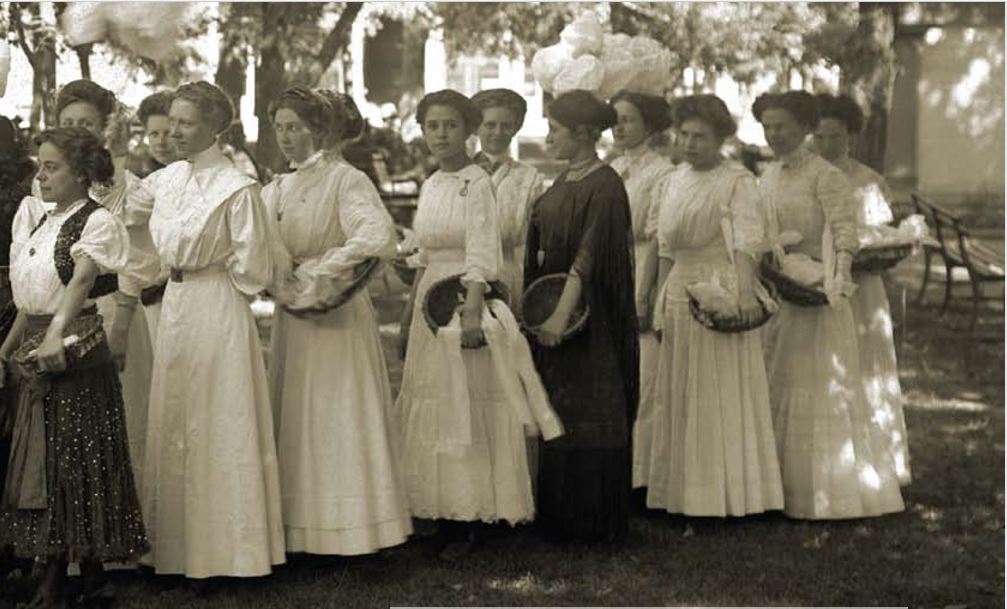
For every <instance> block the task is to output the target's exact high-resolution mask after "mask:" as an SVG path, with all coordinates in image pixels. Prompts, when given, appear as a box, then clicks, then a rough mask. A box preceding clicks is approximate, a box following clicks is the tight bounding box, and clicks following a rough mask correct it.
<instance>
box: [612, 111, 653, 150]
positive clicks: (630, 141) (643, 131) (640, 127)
mask: <svg viewBox="0 0 1007 609" xmlns="http://www.w3.org/2000/svg"><path fill="white" fill-rule="evenodd" d="M613 107H614V108H615V113H616V115H617V116H618V117H619V122H617V123H616V124H615V127H613V128H612V137H613V138H614V139H615V145H616V146H617V147H619V148H620V149H621V150H627V149H630V148H636V147H637V146H639V145H640V144H642V143H643V141H644V140H646V139H647V136H648V135H649V134H648V133H647V125H646V124H645V123H644V122H643V115H641V114H640V110H638V109H637V107H636V106H634V105H633V104H631V103H629V102H628V101H626V100H624V99H623V100H619V101H617V102H615V104H614V106H613Z"/></svg>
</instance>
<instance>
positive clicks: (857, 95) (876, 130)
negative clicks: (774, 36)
mask: <svg viewBox="0 0 1007 609" xmlns="http://www.w3.org/2000/svg"><path fill="white" fill-rule="evenodd" d="M899 10H900V9H899V5H898V4H887V3H875V2H861V3H860V4H859V14H860V21H859V24H858V26H857V39H858V40H857V41H855V42H854V44H856V45H857V46H858V47H859V48H860V52H857V53H852V54H851V56H850V60H849V61H848V62H846V63H847V65H843V66H841V78H840V90H841V91H842V92H844V93H847V94H848V95H850V96H852V97H853V99H854V100H856V102H857V103H858V104H859V105H860V107H861V108H863V109H864V130H863V131H862V132H861V134H860V137H859V138H858V139H857V143H856V147H855V149H854V150H853V156H854V157H856V158H857V159H859V160H860V161H861V162H862V163H864V164H865V165H868V166H869V167H871V168H872V169H874V170H875V171H877V172H879V173H884V170H885V150H886V143H887V136H888V113H889V112H890V111H891V108H892V94H893V91H894V89H895V75H896V65H895V27H896V24H897V23H898V16H899Z"/></svg>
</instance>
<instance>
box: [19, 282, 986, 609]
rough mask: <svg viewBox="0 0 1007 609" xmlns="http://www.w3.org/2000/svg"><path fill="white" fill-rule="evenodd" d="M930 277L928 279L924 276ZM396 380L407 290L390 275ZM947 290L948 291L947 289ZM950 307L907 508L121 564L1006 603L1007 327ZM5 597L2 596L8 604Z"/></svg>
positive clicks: (481, 593)
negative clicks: (976, 331)
mask: <svg viewBox="0 0 1007 609" xmlns="http://www.w3.org/2000/svg"><path fill="white" fill-rule="evenodd" d="M913 285H915V284H913ZM375 288H376V289H375V290H374V294H375V295H376V305H377V308H378V312H379V318H380V322H381V323H382V324H383V326H382V334H383V341H384V343H385V349H386V355H387V357H388V361H389V364H390V372H391V375H392V380H393V384H394V385H395V387H397V386H398V383H399V379H400V377H401V365H400V363H399V362H398V361H397V359H396V357H395V356H394V345H393V339H392V331H393V330H394V328H393V327H392V325H391V324H393V323H394V321H395V320H396V319H397V312H398V310H399V307H401V302H402V301H401V298H400V295H399V294H398V293H397V292H396V291H395V290H393V291H392V293H390V294H389V293H386V292H385V290H384V289H383V288H382V287H381V286H380V285H379V286H375ZM931 302H933V299H932V298H931ZM966 320H967V317H966V316H965V315H964V314H962V313H956V312H953V313H951V314H949V315H948V317H947V318H945V319H944V320H940V319H939V318H938V315H937V307H936V305H934V304H930V305H926V306H921V307H911V308H910V310H909V315H908V317H907V319H906V323H907V326H906V328H907V332H906V333H905V343H904V344H903V345H901V346H900V348H899V351H900V358H901V359H900V361H901V373H902V382H903V387H904V389H905V391H906V395H907V399H908V404H907V407H906V419H907V422H908V426H909V445H910V450H911V455H912V470H913V477H914V480H913V483H912V485H910V486H909V487H907V488H905V489H904V496H905V501H906V506H907V507H906V511H905V512H904V513H901V514H896V515H891V516H886V517H882V518H874V519H867V520H857V521H847V522H828V523H825V522H814V523H810V522H797V521H791V520H788V519H786V518H784V517H783V516H782V515H780V514H769V515H765V516H760V517H754V518H745V519H729V520H725V521H700V522H696V521H695V520H694V521H693V527H694V529H695V534H693V535H689V536H683V531H684V529H685V524H686V520H685V519H682V518H678V517H671V516H666V515H663V514H654V515H648V516H639V517H636V518H634V520H633V521H632V529H631V534H630V538H629V540H628V541H627V542H626V543H625V544H624V545H621V546H616V547H604V546H595V547H591V546H583V545H573V546H560V545H555V544H552V543H550V542H547V541H544V540H543V539H541V538H540V537H538V536H537V535H536V534H535V533H534V532H533V531H531V530H518V531H517V532H515V533H512V534H507V535H504V534H502V535H500V536H499V538H496V539H493V540H491V541H489V542H488V543H487V544H486V546H485V547H484V548H483V549H482V550H481V551H479V552H477V553H475V554H474V555H472V556H471V557H470V558H469V559H467V560H466V561H464V562H463V563H462V564H444V563H442V562H440V561H438V560H437V559H436V558H432V557H431V555H430V552H429V548H428V546H427V544H426V542H425V541H424V540H413V541H411V542H410V543H408V544H406V545H405V546H402V547H399V548H395V549H392V550H389V551H386V552H383V553H381V554H380V555H377V556H371V557H363V558H357V559H317V558H297V557H293V558H292V561H291V562H290V563H288V564H287V565H284V566H281V567H279V568H278V569H277V570H276V572H275V573H274V575H272V576H271V577H268V578H263V579H259V580H254V581H225V582H221V583H220V584H219V585H218V586H216V587H215V588H214V589H213V590H211V591H210V592H209V593H206V594H204V595H196V594H195V593H194V592H193V591H192V590H191V589H190V588H189V587H188V586H187V585H186V584H185V582H184V580H183V579H181V578H155V577H153V576H150V575H149V574H143V573H141V574H136V573H129V572H118V573H116V574H115V575H114V577H115V580H116V584H117V587H118V591H119V598H120V606H123V607H138V608H139V607H171V608H173V609H186V608H190V607H192V608H195V607H214V608H216V607H222V608H223V607H234V608H240V609H259V608H265V607H388V606H394V605H449V606H450V605H497V606H522V605H544V606H550V605H555V606H584V605H588V606H589V605H601V606H605V605H609V606H618V605H640V606H648V605H797V606H805V605H807V606H810V605H895V606H910V607H940V608H946V607H951V606H954V607H970V608H977V607H1002V606H1003V605H1004V486H1003V480H1004V411H1003V404H1004V349H1003V326H1002V324H992V325H991V326H990V327H984V328H983V337H984V338H983V339H982V340H969V339H968V338H966V337H965V335H964V333H963V332H960V331H956V330H955V329H954V328H953V326H954V325H955V324H957V325H959V326H960V325H963V324H964V323H965V321H966ZM0 605H2V603H0Z"/></svg>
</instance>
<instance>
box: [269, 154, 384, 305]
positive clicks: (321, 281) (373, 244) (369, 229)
mask: <svg viewBox="0 0 1007 609" xmlns="http://www.w3.org/2000/svg"><path fill="white" fill-rule="evenodd" d="M262 199H263V203H264V204H265V206H266V209H267V211H268V213H269V214H270V217H271V218H275V219H276V220H277V227H278V236H279V238H280V239H281V241H282V246H283V247H284V248H285V249H286V250H287V252H289V254H290V257H291V259H292V262H293V265H294V267H293V272H292V274H291V275H289V276H287V277H286V281H285V283H284V285H283V286H281V287H280V295H281V298H282V299H283V300H285V301H287V302H288V303H289V304H292V305H294V306H295V307H313V306H321V305H323V304H324V303H325V302H326V301H327V300H328V299H330V298H331V297H333V296H335V294H336V292H337V291H338V290H339V289H340V281H339V280H340V279H342V278H343V277H346V276H347V274H348V273H347V272H348V271H352V269H353V267H354V266H355V265H357V264H359V263H360V262H363V261H364V260H366V259H367V258H381V259H389V258H392V257H394V256H395V232H394V229H393V223H392V218H391V216H390V215H389V214H388V211H387V210H386V209H385V207H384V205H383V204H382V203H381V197H380V195H378V191H377V190H376V189H375V188H374V185H373V184H372V183H371V181H370V180H369V179H367V176H366V175H364V173H363V172H361V171H359V170H357V169H356V168H354V167H352V166H351V165H349V164H347V163H346V162H345V161H342V160H339V159H336V158H334V157H332V156H330V155H327V154H324V153H322V152H319V153H317V154H315V155H313V156H312V157H311V158H309V159H308V160H307V161H305V162H304V163H303V164H301V165H300V166H299V167H297V169H296V171H294V172H293V173H290V174H286V175H283V176H280V177H278V178H277V179H275V180H273V181H272V182H271V183H270V184H269V185H268V186H266V187H265V188H264V189H263V191H262Z"/></svg>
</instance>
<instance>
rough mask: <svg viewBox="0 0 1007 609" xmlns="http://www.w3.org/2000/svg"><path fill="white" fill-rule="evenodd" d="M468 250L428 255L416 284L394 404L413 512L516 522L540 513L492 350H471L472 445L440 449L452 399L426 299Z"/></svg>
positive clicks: (467, 354) (466, 356)
mask: <svg viewBox="0 0 1007 609" xmlns="http://www.w3.org/2000/svg"><path fill="white" fill-rule="evenodd" d="M463 255H464V254H463V252H462V251H460V250H459V251H457V252H455V251H447V250H445V251H440V252H429V253H428V256H429V259H430V263H429V265H428V266H427V269H426V271H425V272H424V273H423V277H422V279H421V281H420V284H419V286H418V287H417V293H416V307H415V309H414V311H413V318H412V322H411V327H410V331H409V354H408V356H407V358H406V364H405V369H404V370H403V377H402V391H401V392H400V394H399V397H398V400H397V401H396V410H397V411H398V413H399V416H400V417H401V419H400V420H401V421H402V423H401V427H402V436H403V445H404V447H405V450H404V454H403V467H404V475H405V484H406V491H407V493H408V497H409V509H410V511H411V513H412V514H413V516H416V517H419V518H431V519H436V518H444V519H448V520H460V521H484V522H496V521H499V520H504V521H507V522H510V523H517V522H523V521H529V520H531V519H532V518H534V515H535V503H534V499H533V496H532V486H531V476H530V473H529V467H528V456H527V450H526V439H525V434H524V429H523V426H522V423H521V422H520V421H519V420H518V418H517V417H516V416H515V414H514V412H513V409H512V408H511V407H510V406H509V405H508V404H507V401H506V397H505V394H504V393H503V390H502V388H501V387H500V386H499V383H498V382H497V381H496V380H495V378H496V377H495V373H494V368H493V363H492V360H491V357H490V349H489V348H486V347H484V348H481V349H465V350H463V351H462V358H463V361H464V366H465V373H466V376H467V378H468V381H469V382H468V389H469V401H470V407H471V425H472V427H471V440H472V441H471V444H470V445H468V446H466V447H465V448H464V449H463V450H461V451H459V452H451V453H445V452H438V449H437V445H436V438H437V435H438V419H439V417H442V416H445V415H444V412H445V410H444V404H445V403H446V401H447V400H450V396H449V395H445V394H444V392H443V383H442V382H441V380H442V378H443V375H444V374H445V368H444V367H445V365H446V361H445V358H444V357H443V356H442V351H441V348H440V345H438V343H437V338H436V336H435V335H434V333H433V332H432V331H431V330H430V328H429V327H428V326H427V322H426V320H425V319H424V317H423V297H424V295H425V294H426V292H427V290H429V289H430V286H431V285H433V284H434V282H436V281H438V280H440V279H443V278H445V277H448V276H451V275H454V274H457V273H461V272H462V268H463Z"/></svg>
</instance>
